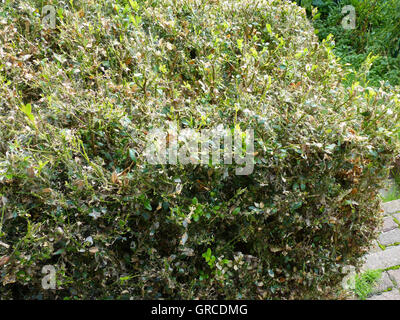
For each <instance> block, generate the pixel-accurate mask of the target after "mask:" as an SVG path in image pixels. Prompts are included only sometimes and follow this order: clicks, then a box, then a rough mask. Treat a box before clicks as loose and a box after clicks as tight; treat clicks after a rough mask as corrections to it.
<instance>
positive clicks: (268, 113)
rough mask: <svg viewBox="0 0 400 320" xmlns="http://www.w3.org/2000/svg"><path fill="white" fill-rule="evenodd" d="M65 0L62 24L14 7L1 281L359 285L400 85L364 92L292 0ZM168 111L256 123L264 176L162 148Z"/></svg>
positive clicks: (60, 7) (111, 291)
mask: <svg viewBox="0 0 400 320" xmlns="http://www.w3.org/2000/svg"><path fill="white" fill-rule="evenodd" d="M52 4H53V5H54V6H55V7H56V9H57V10H56V14H57V20H56V28H55V29H45V27H44V25H43V23H42V17H41V1H19V2H18V3H17V2H10V1H8V2H6V3H5V4H4V6H3V8H1V9H0V23H1V28H0V41H1V43H2V46H1V48H0V59H1V60H0V61H1V66H0V125H1V131H0V199H1V205H2V207H1V211H0V214H1V216H0V218H1V230H0V241H1V242H0V282H1V285H0V297H1V298H2V299H161V298H162V299H321V298H326V297H340V296H339V295H340V283H341V281H342V279H343V277H344V276H345V272H344V269H343V267H344V266H346V265H355V266H359V265H360V260H359V258H360V257H361V256H362V255H363V254H364V253H365V252H366V251H367V250H368V248H369V246H370V245H371V242H372V240H373V239H375V238H376V236H377V234H376V229H377V227H378V226H379V223H380V221H381V214H380V200H379V197H378V190H379V188H380V187H381V186H382V183H383V181H384V179H385V178H386V177H387V174H388V170H389V167H390V163H391V161H392V160H393V155H394V154H395V152H396V151H397V150H398V144H397V140H396V138H397V132H398V128H397V124H396V123H397V121H398V111H399V107H400V102H399V93H398V92H396V91H394V90H392V91H390V90H389V89H388V88H384V87H382V88H380V89H372V88H364V87H361V86H360V85H359V84H357V83H355V84H354V85H353V86H352V87H349V88H345V87H344V86H343V85H342V79H343V77H344V71H343V70H342V68H341V66H340V64H339V63H338V61H337V59H336V57H335V56H334V54H333V53H332V44H331V41H330V39H329V38H328V39H327V40H325V41H323V42H322V43H319V42H318V39H317V37H316V35H315V34H314V30H313V28H312V26H311V24H310V23H309V22H308V20H307V18H306V15H305V11H304V9H302V8H300V7H298V6H297V5H296V4H294V3H291V2H290V1H278V0H269V1H245V0H242V1H215V0H213V1H212V0H208V1H178V0H170V1H169V0H144V1H121V0H118V1H105V0H98V1H85V2H83V1H82V2H78V1H71V2H70V1H58V2H56V1H53V2H52ZM27 21H28V23H27ZM168 123H175V124H176V125H177V127H178V128H179V129H180V130H183V129H193V130H196V131H200V130H205V129H215V128H220V127H221V126H223V127H224V128H229V129H231V130H233V129H236V130H239V128H240V130H242V131H243V132H244V131H245V130H247V129H252V130H254V148H255V151H254V154H253V156H254V170H253V172H252V173H251V174H248V175H237V174H236V173H235V172H236V171H235V170H236V169H237V165H236V164H235V163H233V164H213V163H211V162H210V163H209V164H208V165H201V164H196V163H195V164H187V165H183V164H182V163H178V164H176V165H172V164H163V165H161V164H150V163H149V161H148V159H147V158H146V157H145V156H144V151H145V148H146V141H147V136H148V133H149V132H150V131H151V130H152V129H155V128H166V127H167V124H168ZM45 266H47V269H45V270H49V267H48V266H50V268H54V270H55V272H56V277H55V278H56V284H55V285H56V288H55V289H48V290H45V289H44V288H43V283H42V280H43V278H44V277H45V276H46V274H43V273H42V270H43V267H45ZM46 272H47V271H46Z"/></svg>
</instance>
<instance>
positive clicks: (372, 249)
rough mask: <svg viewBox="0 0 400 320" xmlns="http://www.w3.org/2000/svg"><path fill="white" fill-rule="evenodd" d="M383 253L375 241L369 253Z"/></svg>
mask: <svg viewBox="0 0 400 320" xmlns="http://www.w3.org/2000/svg"><path fill="white" fill-rule="evenodd" d="M380 251H382V249H381V247H380V246H379V245H378V242H377V241H375V240H374V242H373V245H372V246H371V248H370V249H369V251H368V252H369V253H375V252H380Z"/></svg>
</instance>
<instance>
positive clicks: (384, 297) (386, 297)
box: [367, 289, 400, 300]
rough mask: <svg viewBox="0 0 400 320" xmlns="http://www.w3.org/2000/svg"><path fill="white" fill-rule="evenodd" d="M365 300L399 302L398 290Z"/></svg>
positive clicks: (399, 294)
mask: <svg viewBox="0 0 400 320" xmlns="http://www.w3.org/2000/svg"><path fill="white" fill-rule="evenodd" d="M367 300H400V293H399V290H397V289H395V290H392V291H388V292H383V293H382V294H377V295H374V296H372V297H370V298H367Z"/></svg>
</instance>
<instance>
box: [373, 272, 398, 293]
mask: <svg viewBox="0 0 400 320" xmlns="http://www.w3.org/2000/svg"><path fill="white" fill-rule="evenodd" d="M393 287H394V286H393V282H392V280H390V278H389V275H388V274H387V272H382V276H381V277H380V279H379V280H378V282H377V283H376V284H375V286H374V287H373V288H372V292H371V293H372V294H377V293H380V292H383V291H386V290H387V289H389V288H393Z"/></svg>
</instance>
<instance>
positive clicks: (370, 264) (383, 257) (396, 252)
mask: <svg viewBox="0 0 400 320" xmlns="http://www.w3.org/2000/svg"><path fill="white" fill-rule="evenodd" d="M398 265H400V246H396V247H390V248H387V249H386V250H384V251H381V252H375V253H370V254H368V255H367V256H366V257H365V263H364V266H363V267H362V270H363V271H365V270H369V269H372V270H376V269H386V268H390V267H394V266H398Z"/></svg>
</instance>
